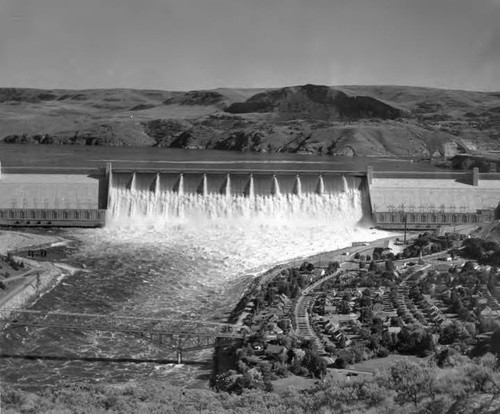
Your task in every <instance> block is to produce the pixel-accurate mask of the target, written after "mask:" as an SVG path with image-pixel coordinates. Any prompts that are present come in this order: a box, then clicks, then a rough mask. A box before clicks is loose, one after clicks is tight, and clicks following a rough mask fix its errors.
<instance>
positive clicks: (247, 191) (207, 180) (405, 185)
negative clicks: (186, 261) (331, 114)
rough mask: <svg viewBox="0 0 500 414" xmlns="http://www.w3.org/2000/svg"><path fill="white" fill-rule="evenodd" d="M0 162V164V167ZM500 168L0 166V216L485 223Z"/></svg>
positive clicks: (43, 221) (45, 220) (74, 221)
mask: <svg viewBox="0 0 500 414" xmlns="http://www.w3.org/2000/svg"><path fill="white" fill-rule="evenodd" d="M0 171H1V168H0ZM499 202H500V174H480V173H479V172H478V171H477V170H474V171H472V172H449V171H445V172H415V171H413V172H394V171H373V169H372V168H371V167H368V169H367V170H366V171H313V170H307V171H304V170H298V169H296V170H292V169H290V168H289V169H286V170H281V171H280V170H270V169H256V170H254V171H247V170H245V171H242V170H238V169H235V170H228V169H226V170H215V169H212V170H206V169H205V170H196V169H195V168H190V169H184V170H182V171H180V170H175V169H172V168H171V169H157V170H155V169H152V168H141V169H138V168H135V169H127V168H123V167H120V168H113V165H112V164H111V163H107V164H106V166H105V167H103V168H100V169H94V170H92V171H87V172H85V173H82V172H75V171H71V169H67V170H65V171H58V172H57V173H54V172H52V173H50V172H48V171H46V170H36V169H31V170H29V169H26V170H23V171H15V172H13V171H10V170H7V171H1V173H0V225H3V226H22V227H29V226H55V227H98V226H103V225H104V224H105V223H106V220H108V219H109V218H110V216H117V215H122V216H123V215H125V216H127V215H128V216H131V215H134V214H135V215H137V214H140V215H143V216H147V215H160V216H164V217H167V218H169V219H173V218H177V217H179V216H182V215H190V214H194V215H197V216H199V215H201V216H203V215H205V216H207V217H210V218H213V217H218V216H221V217H228V216H230V217H233V216H235V215H242V216H247V217H250V216H259V215H260V216H263V215H270V216H280V217H281V216H285V217H288V218H290V219H300V218H301V217H302V216H304V215H307V216H312V217H318V218H323V219H326V220H334V219H336V218H337V212H340V211H343V212H345V211H348V210H350V209H351V210H352V209H354V210H359V214H360V215H362V216H363V217H364V218H369V219H371V220H372V221H373V223H374V225H376V226H377V227H380V228H385V229H401V228H403V227H404V226H406V227H407V228H409V229H416V230H419V229H432V228H436V227H438V226H440V225H450V224H465V223H478V224H479V223H489V222H491V221H493V220H495V219H497V218H498V217H499V207H498V206H499Z"/></svg>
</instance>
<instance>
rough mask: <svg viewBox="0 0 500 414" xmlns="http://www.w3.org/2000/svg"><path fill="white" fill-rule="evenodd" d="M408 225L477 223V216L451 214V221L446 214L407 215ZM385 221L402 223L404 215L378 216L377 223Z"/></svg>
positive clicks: (487, 218)
mask: <svg viewBox="0 0 500 414" xmlns="http://www.w3.org/2000/svg"><path fill="white" fill-rule="evenodd" d="M406 217H407V221H408V223H450V221H451V222H452V223H460V222H462V223H478V222H479V216H478V215H477V214H461V215H458V214H453V215H452V216H451V220H450V219H449V217H450V216H449V215H447V214H431V215H429V214H408V215H407V216H406ZM386 219H387V221H388V222H390V223H403V222H404V220H405V216H404V214H387V215H386V214H384V213H380V214H378V221H379V222H385V221H386ZM485 220H486V221H489V217H488V216H486V217H485Z"/></svg>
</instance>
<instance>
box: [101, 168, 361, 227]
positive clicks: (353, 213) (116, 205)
mask: <svg viewBox="0 0 500 414" xmlns="http://www.w3.org/2000/svg"><path fill="white" fill-rule="evenodd" d="M109 180H110V197H109V208H108V214H109V216H110V217H111V218H117V217H143V218H144V217H150V218H157V219H163V220H166V221H174V222H175V221H177V220H182V219H187V218H196V219H211V220H217V219H227V218H231V219H241V218H247V219H248V218H260V219H267V220H273V219H276V220H280V219H283V220H290V219H307V220H310V219H314V220H318V219H319V220H328V221H337V220H347V221H348V222H349V223H352V224H353V225H354V224H355V223H356V222H357V221H359V220H360V219H361V218H362V217H363V215H364V214H369V207H368V201H367V198H366V194H367V192H366V191H364V190H363V188H364V180H363V179H362V178H360V177H353V176H347V177H346V176H343V175H333V174H331V175H324V174H292V173H289V174H275V173H268V174H265V173H260V174H259V173H250V174H245V173H226V174H222V173H220V174H219V173H201V172H200V173H186V172H182V173H156V174H150V173H144V174H143V173H138V172H132V173H128V172H112V173H111V176H110V179H109Z"/></svg>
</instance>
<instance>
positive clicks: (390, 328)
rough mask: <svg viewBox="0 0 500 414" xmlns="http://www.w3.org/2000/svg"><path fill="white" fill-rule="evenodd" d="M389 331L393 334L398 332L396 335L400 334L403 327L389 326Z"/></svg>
mask: <svg viewBox="0 0 500 414" xmlns="http://www.w3.org/2000/svg"><path fill="white" fill-rule="evenodd" d="M387 331H388V332H389V333H390V334H391V335H392V334H396V335H399V333H400V332H401V327H400V326H389V328H387Z"/></svg>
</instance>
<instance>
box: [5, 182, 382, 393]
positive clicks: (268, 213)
mask: <svg viewBox="0 0 500 414" xmlns="http://www.w3.org/2000/svg"><path fill="white" fill-rule="evenodd" d="M344 181H345V180H344ZM344 184H345V185H344V186H343V189H341V190H339V192H338V193H335V194H325V195H308V196H307V197H305V196H304V197H297V196H289V195H287V196H284V195H277V196H276V195H275V196H269V197H268V198H266V199H257V198H256V199H255V200H250V201H249V200H248V198H244V197H240V198H238V197H233V198H231V199H226V200H225V201H221V200H220V198H210V197H201V196H200V197H197V198H196V197H195V198H193V197H191V198H178V199H175V198H176V197H182V196H181V195H173V194H170V195H169V197H166V196H161V197H156V198H153V199H151V198H146V197H144V195H141V194H138V193H134V192H132V191H129V190H127V191H122V190H120V191H114V192H113V194H112V206H111V208H110V211H109V214H110V219H109V220H108V223H107V225H106V227H105V228H103V229H72V230H61V233H60V234H61V235H62V236H64V235H67V236H69V237H70V238H71V239H73V240H76V241H75V242H74V243H73V248H72V250H71V251H70V253H69V255H68V257H67V259H66V260H67V262H68V263H70V264H74V265H77V266H80V267H83V266H85V269H86V271H85V272H79V273H77V274H75V275H72V276H67V277H66V278H64V279H63V280H62V282H61V283H60V284H59V285H58V286H56V288H54V289H53V290H52V291H50V292H48V293H47V294H45V295H44V296H42V297H41V298H40V299H38V300H37V301H36V303H34V304H33V305H32V307H31V308H32V309H38V310H50V311H55V312H57V311H59V312H75V313H94V314H108V315H117V316H144V317H177V318H190V319H197V320H199V319H206V320H212V321H225V320H226V318H227V317H228V315H229V313H230V311H231V310H232V308H233V307H234V305H235V304H236V303H237V302H238V300H239V298H240V297H241V295H242V293H243V292H244V290H245V287H246V286H247V285H248V283H249V282H250V281H251V280H252V279H253V277H254V276H255V275H257V274H258V273H260V272H262V271H264V270H266V269H268V268H269V267H271V266H273V265H275V264H277V263H282V262H286V261H290V260H293V259H296V260H297V264H300V263H301V259H300V258H304V257H306V256H308V255H313V254H317V253H320V252H323V251H331V250H335V249H337V248H341V247H345V246H349V245H350V244H351V243H352V242H353V241H370V240H374V239H377V238H381V237H384V236H385V235H386V233H384V232H380V231H375V230H371V229H369V227H368V226H366V227H363V226H361V225H359V224H358V223H359V222H360V220H362V219H363V218H364V216H365V215H366V214H365V212H366V210H365V207H363V206H364V205H366V200H364V197H365V195H364V194H363V192H362V190H360V189H359V188H358V187H356V186H350V185H349V183H347V182H344ZM340 187H342V186H340ZM148 197H149V196H148ZM165 203H167V204H168V205H166V204H165ZM172 206H177V207H179V206H180V207H182V208H178V209H175V208H173V207H172ZM167 213H168V214H170V216H169V215H168V214H167ZM0 348H1V349H2V352H3V353H6V354H18V355H21V354H22V355H32V356H35V358H33V359H16V358H4V359H3V360H2V364H1V367H0V375H1V378H2V380H3V381H4V382H5V383H10V384H15V385H16V386H20V387H28V388H37V387H44V386H48V385H56V384H60V383H73V382H77V381H89V382H106V383H126V382H129V381H136V382H138V381H141V380H143V379H158V380H161V381H163V382H167V383H170V384H173V385H183V386H189V385H192V384H194V383H196V382H197V381H198V380H200V379H206V377H207V373H208V372H209V363H210V361H211V356H212V351H211V350H206V351H200V352H199V353H197V354H196V355H191V356H190V358H189V359H191V360H192V361H201V362H206V364H205V366H203V365H195V364H187V363H186V364H185V365H181V366H176V365H173V364H170V365H161V364H156V363H154V362H144V363H117V362H102V361H100V362H95V361H85V360H82V359H81V358H83V359H85V358H87V359H88V358H95V357H100V358H139V359H155V358H162V359H168V358H173V354H172V353H170V352H169V351H168V350H165V349H161V348H160V347H159V346H157V345H154V344H150V343H147V342H145V341H144V340H141V339H138V338H135V337H133V336H130V335H126V334H122V333H110V332H82V331H78V330H75V331H68V330H57V329H53V328H50V329H49V328H31V327H30V328H25V327H22V328H19V327H17V328H14V327H12V328H8V329H7V330H6V331H5V332H4V333H3V334H2V336H1V338H0ZM36 356H53V357H55V358H53V359H41V358H36ZM73 357H75V358H76V357H78V358H80V359H74V360H73V359H72V358H73ZM207 364H208V365H207Z"/></svg>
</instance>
